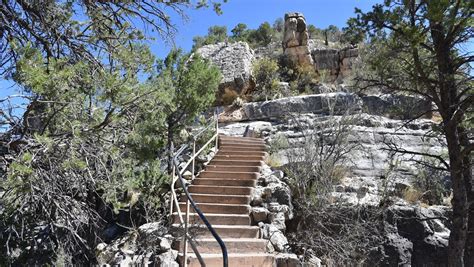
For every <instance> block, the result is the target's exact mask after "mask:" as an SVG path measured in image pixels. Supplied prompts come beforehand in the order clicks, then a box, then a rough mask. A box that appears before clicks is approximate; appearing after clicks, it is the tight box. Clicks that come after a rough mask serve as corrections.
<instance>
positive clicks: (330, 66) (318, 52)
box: [311, 47, 359, 80]
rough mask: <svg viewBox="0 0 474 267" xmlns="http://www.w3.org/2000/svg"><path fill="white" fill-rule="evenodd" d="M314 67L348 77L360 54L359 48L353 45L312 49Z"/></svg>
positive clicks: (338, 76)
mask: <svg viewBox="0 0 474 267" xmlns="http://www.w3.org/2000/svg"><path fill="white" fill-rule="evenodd" d="M311 55H312V58H313V60H314V67H315V69H316V70H317V71H323V70H324V71H328V72H329V74H330V75H331V77H332V78H333V79H334V80H335V79H337V78H344V77H347V76H348V75H349V74H350V72H351V70H352V66H353V65H354V63H355V61H356V60H357V58H358V56H359V50H358V49H357V48H353V47H346V48H343V49H334V48H317V49H314V50H312V51H311Z"/></svg>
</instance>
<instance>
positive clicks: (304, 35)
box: [282, 12, 313, 65]
mask: <svg viewBox="0 0 474 267" xmlns="http://www.w3.org/2000/svg"><path fill="white" fill-rule="evenodd" d="M308 39H309V35H308V31H307V29H306V20H305V18H304V16H303V14H301V13H297V12H295V13H287V14H285V30H284V34H283V43H282V45H283V53H284V54H285V55H286V56H287V57H288V59H289V60H290V61H292V62H293V63H297V64H299V65H313V59H312V58H311V52H310V50H309V47H308Z"/></svg>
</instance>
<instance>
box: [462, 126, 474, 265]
mask: <svg viewBox="0 0 474 267" xmlns="http://www.w3.org/2000/svg"><path fill="white" fill-rule="evenodd" d="M459 131H460V133H461V139H460V141H461V144H462V146H463V147H468V145H469V143H470V142H469V137H468V136H467V134H466V131H465V129H464V128H460V130H459ZM462 161H463V167H464V168H463V175H464V181H465V183H466V190H467V202H468V211H467V212H468V213H467V239H466V245H465V246H464V265H465V266H474V180H473V179H472V162H471V156H470V153H467V154H464V157H463V159H462Z"/></svg>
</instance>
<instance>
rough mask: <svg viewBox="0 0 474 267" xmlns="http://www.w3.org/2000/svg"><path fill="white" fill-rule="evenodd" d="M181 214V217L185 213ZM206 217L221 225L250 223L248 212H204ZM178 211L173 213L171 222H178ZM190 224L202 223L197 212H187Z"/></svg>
mask: <svg viewBox="0 0 474 267" xmlns="http://www.w3.org/2000/svg"><path fill="white" fill-rule="evenodd" d="M181 212H182V214H183V219H185V218H184V216H185V214H184V212H183V211H181ZM204 215H205V216H206V219H207V220H208V221H209V223H211V224H212V225H214V224H221V225H250V217H249V215H248V214H218V213H204ZM178 216H179V215H178V213H177V212H175V213H173V223H180V219H179V217H178ZM188 223H189V224H190V225H192V224H204V222H203V221H202V220H201V218H200V217H199V215H198V214H197V213H190V214H189V222H188Z"/></svg>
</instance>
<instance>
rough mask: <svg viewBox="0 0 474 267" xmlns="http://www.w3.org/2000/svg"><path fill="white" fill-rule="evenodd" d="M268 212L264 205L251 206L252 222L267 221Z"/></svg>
mask: <svg viewBox="0 0 474 267" xmlns="http://www.w3.org/2000/svg"><path fill="white" fill-rule="evenodd" d="M269 213H270V212H269V211H268V210H267V209H266V208H264V207H252V209H251V211H250V214H251V216H252V220H253V222H254V223H259V222H266V221H268V214H269Z"/></svg>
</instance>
